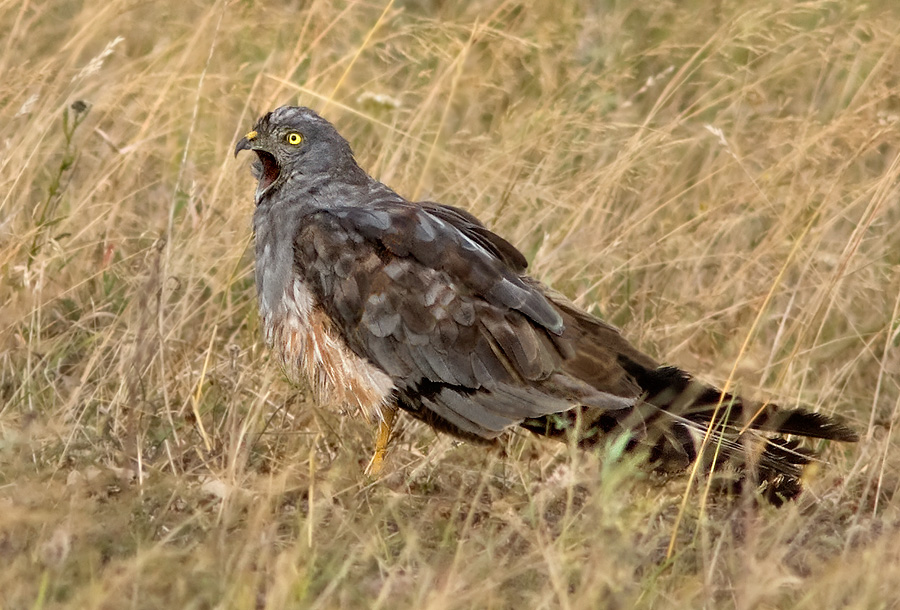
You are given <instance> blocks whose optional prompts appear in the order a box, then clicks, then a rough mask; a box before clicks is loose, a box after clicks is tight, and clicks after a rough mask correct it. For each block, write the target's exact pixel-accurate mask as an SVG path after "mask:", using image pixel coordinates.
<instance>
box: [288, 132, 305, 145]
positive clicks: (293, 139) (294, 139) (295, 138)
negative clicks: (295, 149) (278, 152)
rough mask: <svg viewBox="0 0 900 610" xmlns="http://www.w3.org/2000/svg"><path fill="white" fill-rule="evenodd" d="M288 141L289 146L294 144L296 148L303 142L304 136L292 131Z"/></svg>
mask: <svg viewBox="0 0 900 610" xmlns="http://www.w3.org/2000/svg"><path fill="white" fill-rule="evenodd" d="M286 139H287V143H288V144H293V145H294V146H296V145H297V144H299V143H300V142H302V141H303V136H301V135H300V134H299V133H297V132H296V131H292V132H291V133H289V134H287V138H286Z"/></svg>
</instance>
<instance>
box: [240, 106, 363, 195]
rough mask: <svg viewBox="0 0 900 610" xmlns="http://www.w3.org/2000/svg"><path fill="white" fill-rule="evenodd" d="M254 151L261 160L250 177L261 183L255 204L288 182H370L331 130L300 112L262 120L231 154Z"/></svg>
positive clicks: (282, 111) (293, 109)
mask: <svg viewBox="0 0 900 610" xmlns="http://www.w3.org/2000/svg"><path fill="white" fill-rule="evenodd" d="M242 150H252V151H254V152H255V153H256V155H257V157H258V158H259V159H258V161H257V162H256V163H254V166H253V174H254V176H255V177H256V178H257V179H258V180H259V185H258V186H257V187H256V204H257V205H259V204H260V203H261V202H262V200H263V198H264V197H266V196H267V195H270V194H271V193H273V192H274V191H276V190H278V189H279V188H280V187H281V186H282V185H283V184H285V183H287V182H291V183H293V186H300V185H301V184H302V183H303V182H304V181H307V182H310V181H312V180H314V179H316V178H323V177H325V178H328V179H331V180H338V181H340V182H363V181H365V180H367V179H368V176H367V175H366V174H365V172H363V170H362V169H360V167H359V165H357V163H356V160H355V159H354V158H353V151H351V150H350V144H348V143H347V140H345V139H344V138H343V137H341V135H340V134H339V133H338V132H337V130H336V129H335V128H334V126H333V125H332V124H331V123H329V122H328V121H326V120H325V119H323V118H322V117H320V116H319V115H318V114H316V113H315V112H314V111H313V110H310V109H309V108H305V107H302V106H282V107H280V108H278V109H276V110H273V111H272V112H270V113H268V114H266V115H264V116H263V117H262V118H261V119H259V121H257V122H256V126H255V127H254V128H253V130H252V131H251V132H250V133H248V134H247V135H245V136H244V137H243V138H241V140H240V141H238V143H237V145H236V146H235V148H234V154H235V156H237V154H238V153H239V152H241V151H242Z"/></svg>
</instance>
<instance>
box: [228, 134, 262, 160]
mask: <svg viewBox="0 0 900 610" xmlns="http://www.w3.org/2000/svg"><path fill="white" fill-rule="evenodd" d="M258 135H259V134H258V133H256V132H255V131H251V132H250V133H248V134H247V135H245V136H244V137H243V138H241V139H240V140H238V143H237V144H236V145H235V147H234V156H235V157H237V155H238V153H239V152H241V151H242V150H253V140H255V139H256V136H258Z"/></svg>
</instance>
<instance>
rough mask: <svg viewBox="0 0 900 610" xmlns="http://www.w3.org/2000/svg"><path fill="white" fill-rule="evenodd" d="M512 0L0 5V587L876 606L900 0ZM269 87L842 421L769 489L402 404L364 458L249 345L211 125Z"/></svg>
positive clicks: (241, 236) (897, 186)
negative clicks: (704, 478) (797, 488)
mask: <svg viewBox="0 0 900 610" xmlns="http://www.w3.org/2000/svg"><path fill="white" fill-rule="evenodd" d="M532 4H534V5H538V4H539V3H530V2H512V1H495V0H483V1H480V2H471V3H453V2H442V1H440V0H432V1H428V0H423V1H421V2H415V1H412V0H410V1H408V2H400V1H397V2H393V3H390V4H387V3H380V2H356V3H352V2H344V1H336V2H335V1H331V0H328V1H326V0H310V1H308V2H292V3H287V2H286V3H276V2H268V3H264V2H254V1H252V0H240V1H233V2H221V1H220V2H200V1H198V0H187V1H184V0H182V1H172V0H158V1H156V2H134V1H131V0H104V1H102V2H101V1H99V0H83V1H81V2H77V1H69V0H31V1H27V0H23V1H19V2H15V1H12V2H0V31H2V32H3V36H2V38H0V74H2V75H3V78H2V80H0V126H2V133H0V185H2V188H0V565H2V569H0V608H2V609H3V610H7V609H12V608H148V609H149V608H166V607H168V608H288V607H298V608H335V607H357V608H368V607H372V608H423V609H444V608H513V607H515V608H628V607H639V608H669V607H679V608H701V607H706V608H719V607H722V608H728V607H737V608H808V609H818V608H861V609H863V608H864V609H870V608H890V607H896V604H897V601H896V600H897V583H898V582H900V528H898V525H900V514H898V507H897V491H898V487H900V479H898V474H900V470H898V468H900V445H898V443H897V440H896V435H895V434H894V427H895V425H896V424H897V423H898V410H900V376H898V371H900V202H898V199H900V144H898V142H900V37H898V34H897V32H900V8H898V7H897V6H896V3H895V2H893V1H892V0H873V1H871V2H868V3H866V4H864V5H862V4H859V3H856V2H849V1H848V2H840V1H824V0H813V1H809V2H796V3H784V2H780V1H774V0H771V1H769V0H763V1H761V2H737V1H731V0H719V1H700V0H693V1H687V2H675V1H665V0H664V1H662V2H652V3H651V2H646V3H629V2H613V1H604V2H594V3H590V2H584V3H577V2H571V1H561V2H554V3H540V5H541V6H542V8H540V7H538V6H532ZM285 103H301V104H304V105H309V106H312V107H313V108H315V109H317V110H319V111H320V112H321V113H322V114H324V115H325V116H326V117H327V118H328V119H330V120H331V121H332V122H334V123H335V124H336V125H337V126H338V128H339V130H340V131H341V132H342V133H343V135H344V136H345V137H347V138H348V139H349V140H350V142H351V143H352V145H353V147H354V150H355V151H356V154H357V157H358V159H359V161H360V163H361V165H362V166H363V167H365V168H367V169H368V170H369V171H370V173H372V174H373V175H374V176H376V177H378V178H380V179H381V180H383V181H385V182H387V183H388V184H390V185H391V186H393V187H394V188H395V189H396V190H398V191H399V192H400V193H402V194H405V195H407V196H409V197H418V198H423V199H431V200H436V201H441V202H444V203H448V204H452V205H456V206H461V207H463V208H466V209H468V210H470V211H472V212H473V213H475V214H476V215H478V216H479V217H480V218H482V219H483V220H484V221H485V222H486V223H487V224H488V225H489V226H490V227H491V228H493V229H495V230H496V231H497V232H499V233H500V234H501V235H504V236H506V237H507V238H509V239H510V241H512V242H513V243H514V244H516V245H517V246H519V247H520V248H521V249H522V251H523V252H525V253H526V254H527V256H528V258H529V260H531V261H532V265H531V270H532V272H533V273H534V274H535V275H536V276H537V277H539V278H541V279H542V280H544V281H546V282H548V283H550V284H552V285H553V286H554V287H556V288H558V289H560V290H562V291H563V292H565V293H566V294H567V295H569V296H570V297H572V298H574V299H575V300H576V302H577V303H578V304H579V305H581V306H583V307H585V308H587V309H588V310H589V311H592V312H594V313H597V314H599V315H602V316H603V317H604V318H605V319H607V320H609V321H611V322H613V323H614V324H616V325H618V326H619V327H621V328H622V329H623V332H624V333H625V334H626V336H628V337H629V338H630V339H632V341H634V342H635V343H636V344H637V345H639V346H641V347H642V348H643V349H645V350H646V351H647V352H648V353H650V354H652V355H653V356H655V357H657V358H660V359H661V360H664V361H666V362H668V363H672V364H677V365H679V366H682V367H684V368H686V369H688V370H691V371H693V372H696V373H697V374H699V376H700V377H701V378H703V379H705V380H707V381H709V382H713V383H716V384H720V385H722V384H726V383H728V384H729V385H733V386H735V387H736V388H737V389H738V390H739V391H740V392H742V393H745V394H748V395H752V396H754V397H758V398H767V399H771V400H775V401H777V402H780V403H786V404H794V403H804V404H807V405H811V406H812V407H814V408H815V409H817V410H821V411H822V412H825V413H829V414H831V413H837V414H840V415H841V416H843V417H845V418H846V419H847V420H848V421H849V422H850V423H851V425H853V426H854V427H855V428H856V429H857V430H858V431H859V432H860V434H861V441H860V443H858V444H857V445H854V446H838V445H827V444H824V443H823V444H822V446H821V448H822V449H823V450H824V459H825V462H824V463H822V464H817V465H816V467H815V468H812V469H810V472H809V476H808V481H807V488H808V490H807V492H806V493H805V494H804V495H803V496H802V497H801V498H800V499H799V500H798V501H797V502H794V503H791V504H789V505H787V506H785V507H783V508H781V509H779V510H776V509H772V508H769V507H762V508H758V509H754V508H752V507H751V506H748V504H747V503H744V502H741V501H737V502H735V501H729V500H725V499H723V498H721V497H719V496H717V495H715V494H712V495H706V494H704V493H703V487H702V482H700V483H699V484H698V483H695V484H694V485H689V484H688V482H687V477H673V478H671V479H669V480H664V479H661V478H658V477H655V476H650V475H647V474H645V473H643V472H642V471H641V470H640V469H639V468H637V467H636V466H635V465H634V464H632V463H630V462H629V461H628V460H625V461H615V460H612V459H604V452H600V453H599V454H597V455H594V454H583V453H579V452H576V451H570V450H569V449H568V448H567V447H565V446H563V445H556V444H553V443H550V442H545V441H541V440H539V439H535V438H532V437H530V436H528V435H524V434H515V435H512V436H511V437H510V438H509V439H508V442H507V443H506V444H505V447H504V451H503V452H487V451H485V450H484V449H483V448H480V447H475V446H471V445H466V444H460V443H458V442H456V441H454V440H453V439H451V438H447V437H438V436H436V435H435V434H434V433H433V432H431V431H430V430H428V429H427V428H424V427H422V426H420V425H418V424H415V423H411V422H409V421H404V422H403V423H402V425H401V427H400V430H399V433H398V437H397V439H396V440H395V442H394V444H393V450H392V453H391V454H390V457H389V461H388V466H387V468H388V473H387V475H386V476H385V477H384V479H383V480H380V481H377V482H374V483H373V482H370V481H368V480H366V478H365V477H364V475H363V467H364V466H365V464H366V462H367V461H368V458H369V456H370V451H371V448H372V445H373V431H372V430H371V429H370V427H369V426H367V425H366V424H365V423H364V422H363V421H360V420H356V419H353V418H351V417H348V416H346V415H345V414H342V413H341V412H340V411H339V409H337V408H334V406H329V405H323V406H315V405H313V404H311V402H310V399H309V396H308V392H307V391H306V389H305V388H303V387H293V386H291V385H290V384H289V383H288V382H287V381H286V379H285V378H284V375H283V374H282V372H281V370H280V369H279V366H278V364H277V362H276V361H275V360H274V359H273V358H272V357H271V355H270V354H268V353H267V351H266V350H265V349H264V347H263V345H262V342H261V338H260V332H259V320H258V318H257V315H256V304H255V289H254V286H253V280H252V268H253V261H252V248H251V235H250V216H251V214H252V212H253V190H254V181H253V180H252V178H251V177H250V175H249V170H248V165H249V163H248V161H249V158H247V156H245V157H242V158H239V159H237V160H235V159H234V158H233V156H232V150H233V146H234V143H235V141H236V140H237V139H238V138H239V137H240V136H241V135H243V134H244V133H245V132H246V131H248V130H249V129H250V128H251V127H252V125H253V123H254V121H255V120H256V118H257V117H258V116H259V115H260V114H262V113H263V112H265V111H267V110H270V109H272V108H274V107H276V106H278V105H281V104H285ZM606 457H607V458H609V456H606ZM685 498H686V500H687V501H686V503H685V507H686V508H685V510H684V512H683V514H681V516H680V518H679V513H680V507H681V506H682V501H683V499H685ZM670 543H673V546H672V548H671V551H670Z"/></svg>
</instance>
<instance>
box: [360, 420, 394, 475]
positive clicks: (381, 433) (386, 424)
mask: <svg viewBox="0 0 900 610" xmlns="http://www.w3.org/2000/svg"><path fill="white" fill-rule="evenodd" d="M394 414H395V411H394V409H392V408H391V407H382V409H381V417H382V420H381V422H380V423H379V424H378V436H377V437H376V438H375V453H374V455H372V459H371V460H369V465H368V466H366V475H367V476H370V477H372V478H375V477H377V476H378V475H380V474H381V469H382V468H384V457H385V455H386V454H387V448H388V441H390V440H391V430H392V429H393V424H394Z"/></svg>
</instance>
